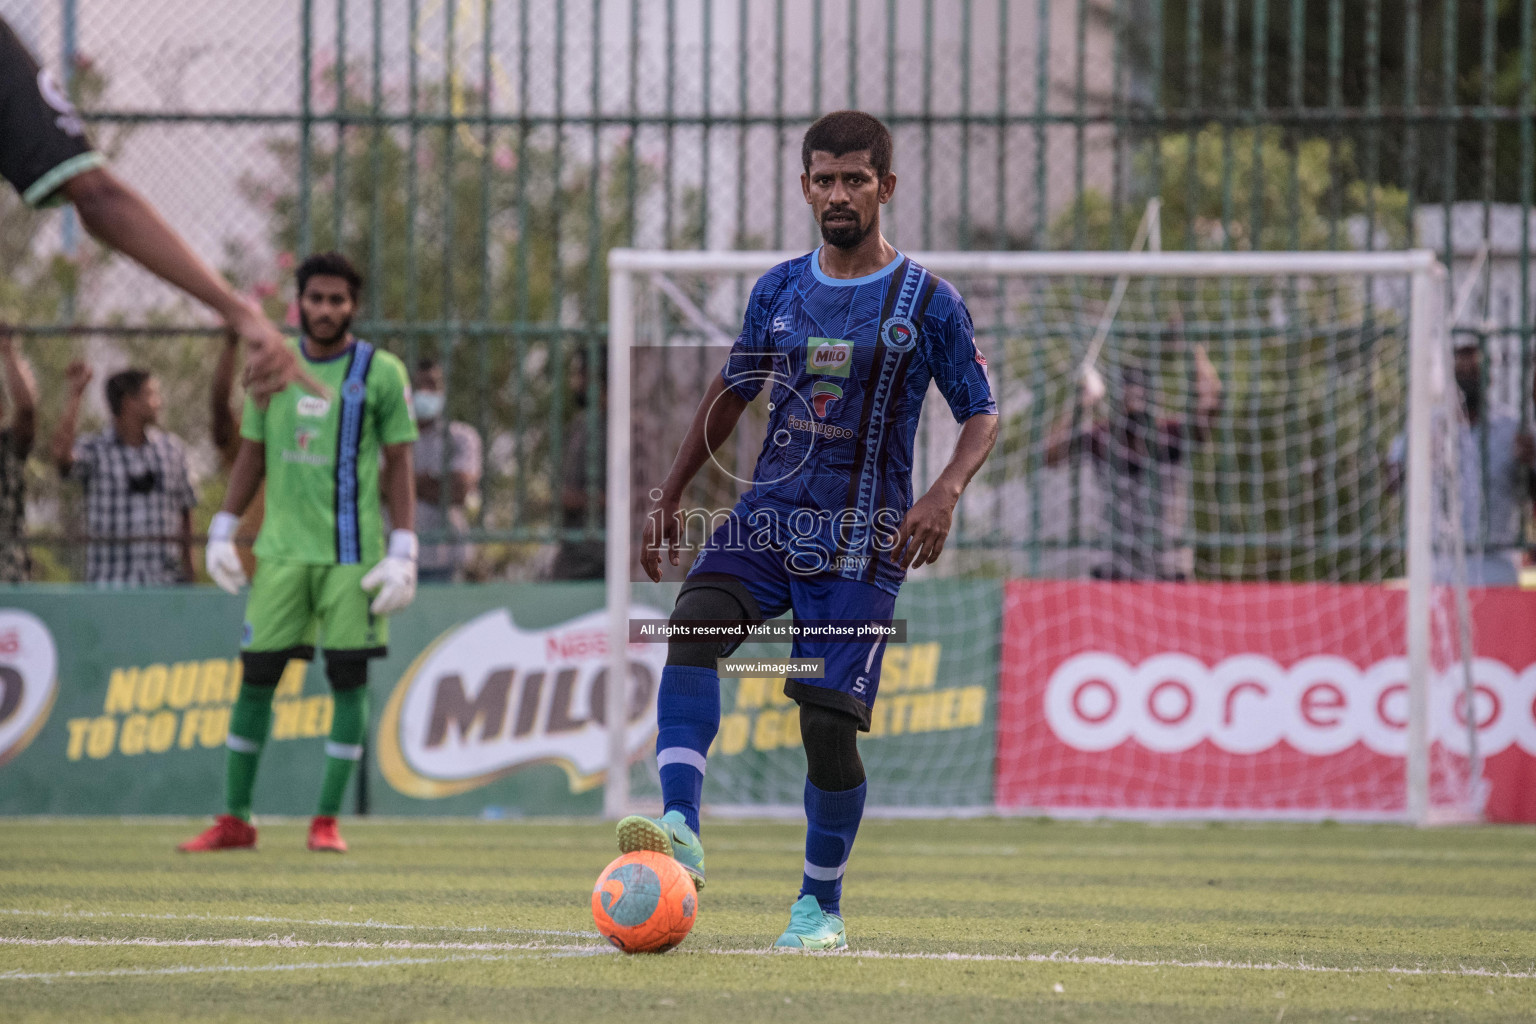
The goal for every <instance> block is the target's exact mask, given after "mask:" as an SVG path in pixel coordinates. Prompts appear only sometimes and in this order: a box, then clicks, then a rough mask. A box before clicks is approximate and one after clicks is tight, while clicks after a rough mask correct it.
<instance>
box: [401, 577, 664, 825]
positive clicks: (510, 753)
mask: <svg viewBox="0 0 1536 1024" xmlns="http://www.w3.org/2000/svg"><path fill="white" fill-rule="evenodd" d="M631 614H632V615H634V617H636V618H660V619H664V618H666V616H667V613H666V612H664V611H661V610H659V609H655V608H642V607H638V606H637V607H636V608H635V609H634V610H633V612H632V613H631ZM666 658H667V648H666V645H665V644H632V645H631V646H630V648H629V673H630V677H629V700H628V705H627V710H628V716H627V723H628V728H627V732H626V736H625V743H626V747H627V749H628V750H629V751H630V752H631V753H638V752H639V751H642V750H644V749H646V748H647V747H648V746H649V744H650V742H651V740H652V738H653V737H654V736H655V735H656V688H657V685H658V684H659V682H660V680H661V670H662V667H663V665H664V664H665V663H666ZM607 694H608V618H607V614H606V613H605V612H603V611H601V610H599V611H594V612H590V613H588V614H586V615H583V616H581V617H580V618H576V619H572V620H570V621H569V622H564V623H561V624H560V625H558V626H553V627H551V628H549V629H534V630H525V629H522V628H520V627H519V626H518V625H517V623H515V622H514V621H513V620H512V615H511V613H510V612H508V611H507V610H506V609H496V610H495V611H490V612H486V613H485V614H484V615H481V616H479V617H477V618H475V619H472V620H470V621H469V622H466V623H463V624H462V625H459V626H455V627H454V628H453V629H450V630H449V631H448V632H446V633H444V634H443V635H442V636H440V637H438V638H437V640H435V641H433V643H432V644H431V645H430V646H429V647H428V648H427V649H426V650H425V651H423V652H422V653H421V655H420V656H419V657H417V659H416V661H415V662H414V663H413V664H412V665H411V667H410V668H409V669H407V670H406V673H405V676H404V677H403V678H402V679H401V680H400V682H399V683H397V684H396V686H395V689H394V692H393V693H392V694H391V695H390V698H389V703H388V704H387V705H386V707H385V709H384V717H383V720H382V722H381V723H380V725H379V737H378V747H379V767H380V769H381V770H382V771H383V773H384V778H385V779H387V780H388V781H389V784H390V785H392V786H393V787H394V788H395V789H396V790H398V791H400V792H401V793H404V794H406V795H407V796H415V797H424V798H429V799H430V798H438V797H447V796H453V795H456V794H458V793H465V792H468V791H469V790H472V789H476V788H478V787H480V786H484V785H486V784H488V783H491V782H494V781H495V780H497V779H500V778H503V777H505V776H507V775H511V774H512V773H514V772H517V771H519V770H521V769H523V768H527V767H530V766H532V765H538V764H555V765H559V766H560V767H561V768H563V769H564V770H565V773H566V775H567V777H568V778H569V781H570V790H571V792H573V793H579V792H583V791H585V790H588V789H591V788H592V787H594V786H597V785H599V784H600V783H601V782H602V781H603V777H604V774H605V771H606V769H607V765H608V727H607V724H606V722H607V711H608V706H607V700H608V698H607Z"/></svg>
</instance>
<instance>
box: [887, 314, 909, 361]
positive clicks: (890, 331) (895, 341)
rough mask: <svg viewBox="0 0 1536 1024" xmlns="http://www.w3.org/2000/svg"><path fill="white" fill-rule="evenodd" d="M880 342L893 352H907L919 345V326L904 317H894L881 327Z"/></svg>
mask: <svg viewBox="0 0 1536 1024" xmlns="http://www.w3.org/2000/svg"><path fill="white" fill-rule="evenodd" d="M880 340H881V341H883V342H885V347H886V348H888V349H890V350H891V351H892V352H905V351H907V350H908V349H910V348H911V347H912V346H914V345H916V344H917V325H916V324H914V323H913V322H912V321H911V320H908V319H907V318H906V317H904V316H893V317H891V318H890V319H889V320H887V321H886V322H885V323H883V324H881V325H880Z"/></svg>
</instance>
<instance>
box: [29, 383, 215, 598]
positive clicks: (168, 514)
mask: <svg viewBox="0 0 1536 1024" xmlns="http://www.w3.org/2000/svg"><path fill="white" fill-rule="evenodd" d="M93 376H94V374H93V372H92V370H91V368H90V367H89V366H87V365H86V364H85V363H83V362H80V361H78V360H77V361H75V362H74V363H71V364H70V366H69V370H68V379H69V398H68V400H67V401H66V402H65V405H64V413H63V416H62V417H60V419H59V425H58V428H57V429H56V430H55V431H54V435H53V453H52V454H53V462H54V465H55V466H57V467H58V470H59V473H60V474H61V475H62V476H64V477H66V478H68V479H71V480H77V481H79V482H80V484H81V485H82V486H83V487H84V488H85V519H86V530H87V532H88V534H89V541H90V544H89V546H88V547H87V549H86V556H85V566H86V568H85V578H86V580H87V581H88V582H91V583H109V584H114V585H117V586H157V585H166V584H172V583H181V582H187V581H190V580H191V579H192V509H193V508H194V507H196V505H197V494H196V492H195V491H194V490H193V487H192V478H191V474H190V472H189V470H188V467H187V452H186V446H185V445H183V444H182V441H181V439H180V438H178V437H174V436H172V435H170V434H167V433H166V432H165V431H163V430H160V429H158V428H157V427H156V426H155V424H156V422H158V420H159V418H160V385H159V382H158V381H156V380H155V378H154V377H153V376H152V375H151V374H150V373H149V371H148V370H138V369H133V370H124V371H122V372H121V373H116V374H113V375H112V376H111V377H109V378H108V379H107V386H106V392H107V406H108V407H109V408H110V409H111V411H112V425H111V426H110V427H108V428H107V429H106V430H103V431H100V432H98V433H95V434H91V435H89V436H87V437H83V438H81V439H80V440H79V441H78V442H77V441H76V440H75V424H76V421H77V420H78V419H79V416H80V402H81V400H82V399H83V398H84V397H85V391H86V388H88V387H89V386H90V383H91V378H92V377H93Z"/></svg>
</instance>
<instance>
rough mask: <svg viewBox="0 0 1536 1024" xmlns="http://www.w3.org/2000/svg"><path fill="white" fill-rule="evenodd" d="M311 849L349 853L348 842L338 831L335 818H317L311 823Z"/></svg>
mask: <svg viewBox="0 0 1536 1024" xmlns="http://www.w3.org/2000/svg"><path fill="white" fill-rule="evenodd" d="M309 848H310V849H311V850H318V851H329V852H331V853H346V852H347V841H346V840H345V839H343V838H341V833H340V832H337V831H336V819H335V818H328V817H320V816H317V817H316V818H315V819H314V820H313V821H311V822H310V823H309Z"/></svg>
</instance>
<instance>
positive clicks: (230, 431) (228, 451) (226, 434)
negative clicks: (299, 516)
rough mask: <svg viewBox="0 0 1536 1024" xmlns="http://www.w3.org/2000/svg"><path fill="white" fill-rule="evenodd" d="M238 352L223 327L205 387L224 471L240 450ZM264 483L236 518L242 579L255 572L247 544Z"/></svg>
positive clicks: (234, 337) (256, 524) (257, 524)
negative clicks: (209, 383) (209, 384)
mask: <svg viewBox="0 0 1536 1024" xmlns="http://www.w3.org/2000/svg"><path fill="white" fill-rule="evenodd" d="M239 354H240V336H239V335H238V334H236V333H235V332H234V331H231V330H225V332H224V349H223V351H221V352H220V353H219V361H218V363H217V364H215V365H214V368H213V387H212V388H210V389H209V401H210V403H211V408H210V409H209V413H210V418H209V423H210V424H211V425H212V429H211V433H212V434H213V447H214V448H215V449H216V450H217V451H218V453H219V463H220V465H221V466H222V467H223V469H224V472H225V473H226V474H227V473H228V472H229V471H230V470H231V469H233V468H234V465H235V456H236V455H237V454H239V452H240V410H241V408H242V407H243V405H244V399H243V398H242V397H240V396H237V395H236V394H235V363H236V361H237V359H238V357H239ZM266 492H267V482H266V479H265V478H263V479H262V481H261V483H259V484H257V485H256V496H255V497H254V498H252V499H251V503H250V504H249V505H247V506H246V509H245V514H244V515H243V516H241V517H240V525H239V526H238V527H237V528H236V529H235V551H236V552H238V553H239V555H240V564H241V565H242V566H244V567H245V575H246V578H247V579H249V578H250V577H251V576H252V574H254V573H255V572H256V555H255V552H253V551H252V550H251V546H252V545H253V544H255V543H256V535H257V534H259V533H260V532H261V520H262V515H263V513H264V512H265V511H266Z"/></svg>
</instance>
